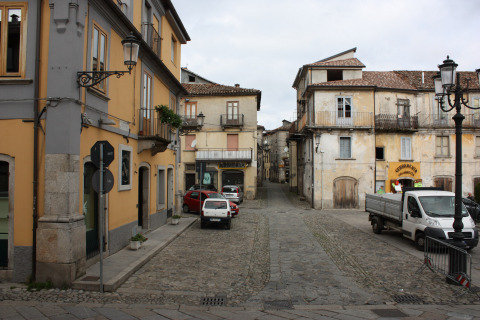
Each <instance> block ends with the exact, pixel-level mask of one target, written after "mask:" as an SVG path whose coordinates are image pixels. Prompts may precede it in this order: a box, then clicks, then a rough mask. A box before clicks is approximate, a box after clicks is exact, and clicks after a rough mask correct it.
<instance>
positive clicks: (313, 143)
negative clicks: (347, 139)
mask: <svg viewBox="0 0 480 320" xmlns="http://www.w3.org/2000/svg"><path fill="white" fill-rule="evenodd" d="M312 208H313V209H315V132H314V131H312Z"/></svg>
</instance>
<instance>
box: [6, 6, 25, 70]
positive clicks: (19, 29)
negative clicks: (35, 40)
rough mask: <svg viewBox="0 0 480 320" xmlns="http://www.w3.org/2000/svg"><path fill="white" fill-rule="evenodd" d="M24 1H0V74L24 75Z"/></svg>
mask: <svg viewBox="0 0 480 320" xmlns="http://www.w3.org/2000/svg"><path fill="white" fill-rule="evenodd" d="M26 17H27V4H26V3H18V2H12V3H9V2H7V3H0V62H1V64H0V76H7V77H8V76H11V77H20V76H24V75H25V42H26V41H25V33H26V25H25V24H26Z"/></svg>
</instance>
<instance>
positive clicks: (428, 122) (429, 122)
mask: <svg viewBox="0 0 480 320" xmlns="http://www.w3.org/2000/svg"><path fill="white" fill-rule="evenodd" d="M454 115H455V111H454V110H452V111H450V112H448V113H440V114H424V115H423V116H422V117H421V118H420V120H419V126H420V127H421V128H429V129H453V128H455V121H453V119H452V117H453V116H454ZM464 117H465V120H463V123H462V128H468V129H480V115H479V114H464Z"/></svg>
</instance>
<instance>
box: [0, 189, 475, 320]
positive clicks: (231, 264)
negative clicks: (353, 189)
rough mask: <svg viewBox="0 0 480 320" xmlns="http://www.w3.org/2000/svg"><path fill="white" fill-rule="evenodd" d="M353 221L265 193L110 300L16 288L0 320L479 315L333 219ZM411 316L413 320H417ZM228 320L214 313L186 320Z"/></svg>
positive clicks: (155, 262)
mask: <svg viewBox="0 0 480 320" xmlns="http://www.w3.org/2000/svg"><path fill="white" fill-rule="evenodd" d="M352 212H354V211H352V210H349V211H343V210H323V211H318V210H312V209H311V208H309V205H308V203H306V202H304V201H300V200H299V198H298V197H297V196H296V195H294V194H292V193H290V192H288V186H286V185H281V184H273V183H266V186H264V187H263V188H259V196H258V199H257V200H251V201H245V202H244V203H243V204H242V206H241V209H240V214H239V216H238V217H236V218H235V219H234V220H233V223H232V229H231V230H225V229H224V228H222V227H215V226H211V227H208V228H206V229H201V228H200V223H199V221H196V222H195V223H194V224H193V225H192V226H191V227H190V228H189V229H188V230H187V231H186V232H184V233H182V234H181V235H180V236H179V237H178V238H176V239H175V240H174V241H173V242H171V243H170V245H168V246H167V247H166V248H165V249H163V250H162V251H160V252H159V253H158V254H157V255H156V256H155V257H154V258H153V259H151V260H150V261H149V262H148V263H146V264H145V265H144V266H143V267H141V268H140V269H139V270H138V271H137V272H136V273H134V274H133V275H132V276H131V277H130V278H129V279H128V280H127V281H126V282H125V283H124V284H123V285H122V286H121V287H120V288H119V289H118V290H117V291H116V292H113V293H103V294H102V293H99V292H88V291H82V290H72V289H68V290H59V289H52V290H42V291H39V292H29V291H27V290H26V289H25V287H24V286H23V285H17V284H2V286H1V289H0V318H9V317H13V318H15V315H16V314H18V312H19V311H18V308H19V307H18V306H22V307H25V304H27V305H28V306H30V307H29V308H32V309H25V310H30V311H32V312H33V310H37V311H39V312H40V313H41V314H43V315H46V314H48V313H49V312H50V313H51V314H52V315H53V314H55V315H59V314H65V313H67V314H69V315H72V314H74V312H77V313H78V312H80V311H79V309H75V308H77V307H76V306H79V305H81V306H84V310H87V311H88V312H91V314H88V312H87V313H86V314H85V315H90V316H89V317H88V316H77V317H73V318H72V319H77V318H98V319H115V318H116V316H115V312H116V311H118V310H122V312H126V313H128V314H129V315H131V316H132V318H131V319H135V318H143V317H145V318H147V317H148V316H154V315H158V314H161V315H162V317H159V318H158V317H154V318H158V319H177V318H185V319H189V318H190V317H184V316H180V315H178V314H175V315H173V314H174V313H171V312H173V311H172V310H176V311H175V312H179V310H183V309H185V308H187V309H188V308H189V307H191V308H197V307H198V308H215V307H208V306H207V307H205V306H202V302H205V298H218V299H222V301H223V302H224V303H225V306H227V307H233V308H239V309H232V310H237V311H239V312H240V311H244V312H245V311H246V310H257V311H258V310H262V312H273V313H274V314H275V312H276V311H275V310H293V309H295V310H298V309H299V308H302V307H303V308H323V307H322V306H324V307H325V308H331V306H333V305H336V306H359V307H361V306H364V307H365V306H368V305H372V306H373V305H377V306H382V305H383V306H393V305H397V306H400V307H402V304H397V302H399V301H397V300H396V299H400V300H401V299H402V297H410V298H411V297H413V298H414V301H413V305H416V306H417V307H413V308H414V309H416V310H417V311H418V308H420V306H421V305H443V304H448V305H470V306H469V308H472V307H478V308H477V309H476V310H479V309H480V298H479V296H478V295H477V294H476V293H468V294H463V295H458V294H456V292H457V290H458V289H459V288H458V287H456V286H451V285H448V284H446V282H445V279H444V278H443V277H441V276H438V275H435V274H434V273H432V272H430V271H428V270H425V271H423V272H422V273H420V274H416V271H417V269H418V268H419V267H420V266H421V265H422V260H421V259H419V258H417V257H415V256H413V255H410V254H408V253H407V252H405V251H402V250H398V249H396V248H394V247H392V246H391V245H389V244H388V243H387V242H384V241H379V240H378V239H376V238H374V237H372V236H371V235H370V234H368V233H365V232H361V231H360V230H358V229H357V228H355V227H354V226H352V225H349V224H347V223H345V222H343V221H342V220H341V219H338V218H336V216H337V217H338V216H339V215H342V214H347V213H348V214H352ZM358 214H364V212H361V211H358ZM188 216H191V217H198V216H196V215H188ZM406 241H407V240H406ZM473 280H474V284H475V280H476V279H473ZM207 300H208V299H207ZM53 304H55V305H53ZM405 306H408V307H409V308H411V305H408V304H407V305H405ZM52 308H53V309H52ZM105 308H107V309H108V310H107V311H105V310H104V309H105ZM138 308H144V309H145V312H144V313H142V312H139V311H138V310H137V309H138ZM340 308H341V309H342V310H346V309H348V308H350V307H348V308H346V307H345V308H346V309H345V308H344V307H340ZM160 309H161V310H163V311H160ZM42 310H43V311H42ZM52 310H53V311H52ZM55 310H56V311H55ZM69 310H70V311H69ZM95 310H96V311H95ZM112 310H114V311H115V310H116V311H115V312H114V311H112ZM134 310H136V311H134ZM165 310H167V311H165ZM188 310H190V309H188ZM191 310H196V309H191ZM199 310H202V312H203V311H205V310H218V309H199ZM269 310H270V311H269ZM312 310H313V309H312ZM322 310H324V309H322ZM329 310H330V309H329ZM405 310H406V309H405ZM465 310H467V309H465ZM468 310H469V309H468ZM30 311H28V312H30ZM417 311H415V312H413V311H412V312H413V313H412V314H420V313H418V312H417ZM25 312H27V311H25ZM28 312H27V313H26V314H28ZM62 312H63V313H62ZM102 312H104V313H105V314H102ZM162 312H163V313H162ZM292 312H293V311H292ZM349 312H350V311H349ZM405 312H406V311H405ZM466 312H467V311H466ZM467 313H473V314H475V312H471V311H468V312H467ZM168 314H172V315H171V316H168ZM277 314H278V313H277ZM322 314H324V313H322ZM353 314H355V315H360V314H357V313H355V312H354V313H353ZM3 315H8V316H5V317H3ZM251 315H252V316H253V313H252V314H251ZM258 315H259V313H258V312H257V313H255V316H258ZM230 316H231V314H229V316H226V315H222V314H221V313H217V314H216V316H212V317H210V316H204V317H192V318H205V319H210V318H213V319H218V318H220V319H222V318H230ZM312 317H314V316H312ZM24 318H26V319H28V318H29V317H28V316H24ZM39 318H41V317H39ZM47 318H54V317H53V316H51V317H50V316H47ZM60 318H62V317H60ZM249 318H250V317H249ZM286 318H289V319H290V318H291V319H294V318H296V316H293V317H286ZM314 318H315V317H314ZM365 318H370V317H369V316H365ZM434 318H435V317H434ZM470 318H474V317H473V316H472V317H470ZM20 319H22V318H20ZM126 319H130V318H128V317H126Z"/></svg>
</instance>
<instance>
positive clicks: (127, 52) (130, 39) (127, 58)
mask: <svg viewBox="0 0 480 320" xmlns="http://www.w3.org/2000/svg"><path fill="white" fill-rule="evenodd" d="M122 45H123V60H124V64H125V65H126V66H127V68H128V71H80V72H77V83H78V85H79V86H81V87H86V88H89V87H93V86H95V85H96V84H98V83H100V82H102V81H103V80H104V79H106V78H108V77H110V76H113V75H116V76H117V78H120V77H121V76H123V75H124V74H125V73H127V72H128V73H129V74H130V73H131V72H132V69H133V67H135V65H136V64H137V59H138V49H139V48H140V41H139V40H137V38H136V37H135V36H134V35H133V33H130V35H128V36H127V37H126V38H125V39H124V40H122Z"/></svg>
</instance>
